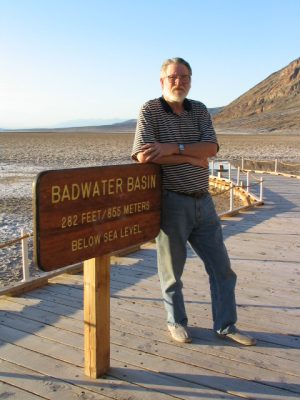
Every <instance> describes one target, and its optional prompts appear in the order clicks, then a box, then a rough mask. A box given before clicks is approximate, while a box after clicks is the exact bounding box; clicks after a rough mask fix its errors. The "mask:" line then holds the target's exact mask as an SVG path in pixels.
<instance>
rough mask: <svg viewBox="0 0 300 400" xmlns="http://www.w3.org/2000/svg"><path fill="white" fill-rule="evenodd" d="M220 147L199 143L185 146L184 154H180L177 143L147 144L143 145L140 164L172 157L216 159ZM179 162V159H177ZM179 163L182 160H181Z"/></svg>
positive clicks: (214, 144)
mask: <svg viewBox="0 0 300 400" xmlns="http://www.w3.org/2000/svg"><path fill="white" fill-rule="evenodd" d="M217 150H218V145H217V144H216V143H210V142H199V143H190V144H185V149H184V152H183V153H181V154H179V149H178V144H176V143H159V142H154V143H147V144H145V145H143V147H142V151H141V153H140V154H141V158H142V160H139V161H140V162H156V160H157V159H160V158H162V157H170V156H186V157H194V158H198V159H203V158H207V157H214V156H215V155H216V153H217ZM176 160H177V159H176ZM179 163H180V164H181V162H180V159H179Z"/></svg>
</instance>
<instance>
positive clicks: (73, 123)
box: [50, 118, 125, 129]
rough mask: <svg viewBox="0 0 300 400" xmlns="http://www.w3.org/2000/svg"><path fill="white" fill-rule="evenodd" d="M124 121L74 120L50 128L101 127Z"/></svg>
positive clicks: (116, 119) (118, 119)
mask: <svg viewBox="0 0 300 400" xmlns="http://www.w3.org/2000/svg"><path fill="white" fill-rule="evenodd" d="M124 121H125V120H124V119H120V118H114V119H101V118H98V119H74V120H70V121H64V122H61V123H59V124H56V125H53V126H52V127H50V128H54V129H57V128H71V127H72V128H78V127H82V126H101V125H112V124H116V123H121V122H124Z"/></svg>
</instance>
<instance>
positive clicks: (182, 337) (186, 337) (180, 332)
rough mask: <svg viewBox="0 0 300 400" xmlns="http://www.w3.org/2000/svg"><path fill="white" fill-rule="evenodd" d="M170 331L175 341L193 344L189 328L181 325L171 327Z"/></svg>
mask: <svg viewBox="0 0 300 400" xmlns="http://www.w3.org/2000/svg"><path fill="white" fill-rule="evenodd" d="M168 329H169V331H170V333H171V336H172V338H173V339H174V340H176V341H177V342H180V343H191V341H192V337H191V334H190V332H189V331H188V328H187V327H186V326H183V325H180V324H174V325H169V324H168Z"/></svg>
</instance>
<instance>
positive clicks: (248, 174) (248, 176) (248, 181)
mask: <svg viewBox="0 0 300 400" xmlns="http://www.w3.org/2000/svg"><path fill="white" fill-rule="evenodd" d="M249 188H250V171H247V192H249Z"/></svg>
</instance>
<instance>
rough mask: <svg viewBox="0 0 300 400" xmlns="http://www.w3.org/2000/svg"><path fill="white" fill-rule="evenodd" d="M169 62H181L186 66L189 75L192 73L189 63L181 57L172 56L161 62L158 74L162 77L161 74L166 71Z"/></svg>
mask: <svg viewBox="0 0 300 400" xmlns="http://www.w3.org/2000/svg"><path fill="white" fill-rule="evenodd" d="M170 64H183V65H185V66H186V67H187V69H188V70H189V73H190V75H192V68H191V66H190V64H189V63H188V62H187V61H185V60H184V59H183V58H180V57H174V58H168V59H167V60H166V61H164V62H163V64H162V66H161V69H160V76H161V77H163V75H164V74H165V72H166V69H167V67H168V65H170Z"/></svg>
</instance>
